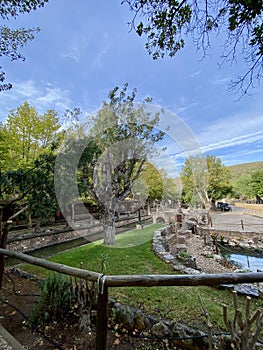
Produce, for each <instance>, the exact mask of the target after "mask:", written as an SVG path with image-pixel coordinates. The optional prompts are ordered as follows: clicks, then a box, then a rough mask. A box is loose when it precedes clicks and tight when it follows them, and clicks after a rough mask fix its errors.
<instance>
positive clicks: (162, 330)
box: [152, 322, 170, 337]
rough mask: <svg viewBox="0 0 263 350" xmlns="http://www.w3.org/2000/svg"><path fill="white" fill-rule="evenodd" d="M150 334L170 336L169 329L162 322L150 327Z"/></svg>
mask: <svg viewBox="0 0 263 350" xmlns="http://www.w3.org/2000/svg"><path fill="white" fill-rule="evenodd" d="M152 334H153V335H156V336H157V337H167V336H170V330H169V328H168V326H166V324H164V323H163V322H158V323H156V324H155V325H153V327H152Z"/></svg>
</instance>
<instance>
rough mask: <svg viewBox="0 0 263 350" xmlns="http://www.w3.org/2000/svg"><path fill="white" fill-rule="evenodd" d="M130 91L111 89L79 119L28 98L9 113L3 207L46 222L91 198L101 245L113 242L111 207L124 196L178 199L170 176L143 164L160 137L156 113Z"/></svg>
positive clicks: (2, 129) (0, 131)
mask: <svg viewBox="0 0 263 350" xmlns="http://www.w3.org/2000/svg"><path fill="white" fill-rule="evenodd" d="M127 89H128V86H127V85H125V86H124V87H123V89H121V90H120V89H118V88H115V89H113V90H112V91H111V92H110V93H109V99H108V101H107V102H104V103H103V106H102V108H101V109H100V111H99V112H98V113H97V114H96V115H95V116H94V115H89V116H87V117H86V118H85V119H84V121H85V122H82V123H79V122H78V118H79V114H80V111H79V110H78V109H75V110H74V111H67V112H66V114H65V116H64V118H62V119H61V120H63V121H65V122H63V123H61V122H60V120H59V118H58V116H57V113H56V112H55V111H53V110H49V111H47V112H46V113H44V114H43V115H39V114H38V113H37V111H36V109H35V108H34V107H32V106H30V105H29V104H28V103H27V102H25V103H24V104H23V105H21V106H19V107H18V108H17V110H14V111H11V112H10V114H9V116H8V117H7V119H6V121H5V123H4V124H2V125H0V154H1V158H0V162H1V171H0V196H1V205H2V207H4V208H7V207H11V206H12V205H13V204H14V203H16V204H17V205H18V204H19V211H20V212H21V210H22V211H23V208H24V210H25V211H27V212H28V213H30V216H32V215H33V216H36V217H37V218H38V219H39V220H46V219H47V218H49V217H51V216H53V215H54V212H55V211H56V210H57V209H61V210H62V211H63V213H65V214H66V211H67V209H68V206H69V205H70V204H72V203H74V202H76V201H79V200H80V199H81V200H87V199H89V200H92V201H93V202H94V203H95V204H96V205H97V206H98V207H99V209H100V211H101V213H102V215H103V217H104V224H105V243H107V244H112V243H113V242H114V236H115V212H116V211H117V210H118V206H119V204H120V203H122V202H123V200H124V199H125V198H127V197H129V198H132V197H133V196H134V193H136V191H138V190H140V191H141V192H142V196H143V189H145V188H146V187H147V193H146V194H145V199H146V198H147V199H148V200H150V201H151V200H152V201H153V200H155V199H158V200H161V198H164V196H165V197H166V198H167V199H175V198H178V194H177V193H176V191H175V184H174V181H173V180H172V179H169V178H168V176H167V175H166V174H165V172H163V173H162V174H160V173H159V171H158V170H157V169H156V168H155V167H154V166H153V165H151V164H150V163H148V162H147V158H148V157H149V155H150V154H151V155H152V154H153V153H154V152H157V150H156V149H155V146H154V145H155V144H156V143H157V142H158V141H160V140H161V139H162V138H163V136H164V133H163V132H162V131H158V130H157V129H156V126H157V124H158V120H159V114H158V113H157V114H154V115H153V114H152V113H150V112H148V111H147V109H146V106H147V104H148V103H149V102H150V100H149V99H146V100H145V101H144V102H143V103H142V104H140V105H135V103H134V99H135V97H136V90H134V91H132V93H131V94H128V91H127ZM164 182H165V186H164ZM174 193H175V194H174ZM175 196H177V197H175Z"/></svg>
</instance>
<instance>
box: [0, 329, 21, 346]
mask: <svg viewBox="0 0 263 350" xmlns="http://www.w3.org/2000/svg"><path fill="white" fill-rule="evenodd" d="M0 336H2V337H3V338H4V339H5V341H6V342H7V343H8V345H10V346H12V348H13V350H25V348H24V347H23V346H22V345H21V344H20V343H19V342H18V341H17V340H16V339H15V338H14V337H13V336H12V335H11V334H10V333H9V332H8V331H7V330H6V329H5V328H4V327H3V326H2V325H1V324H0Z"/></svg>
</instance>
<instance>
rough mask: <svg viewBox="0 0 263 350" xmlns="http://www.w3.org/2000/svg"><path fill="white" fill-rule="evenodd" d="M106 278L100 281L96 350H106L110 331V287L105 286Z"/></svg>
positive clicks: (101, 278) (102, 277) (103, 277)
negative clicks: (108, 330) (108, 331)
mask: <svg viewBox="0 0 263 350" xmlns="http://www.w3.org/2000/svg"><path fill="white" fill-rule="evenodd" d="M105 277H106V276H101V277H100V278H99V279H98V304H97V324H96V350H106V347H107V329H108V287H107V286H104V283H105Z"/></svg>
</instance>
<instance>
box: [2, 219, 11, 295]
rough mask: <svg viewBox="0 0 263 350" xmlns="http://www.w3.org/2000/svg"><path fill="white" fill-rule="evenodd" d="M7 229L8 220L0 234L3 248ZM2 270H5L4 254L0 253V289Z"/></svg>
mask: <svg viewBox="0 0 263 350" xmlns="http://www.w3.org/2000/svg"><path fill="white" fill-rule="evenodd" d="M8 230H9V221H7V222H6V224H5V226H4V229H3V232H2V236H1V242H0V247H1V248H3V249H6V244H7V236H8ZM4 271H5V256H4V254H0V290H1V289H2V284H3V277H4Z"/></svg>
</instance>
